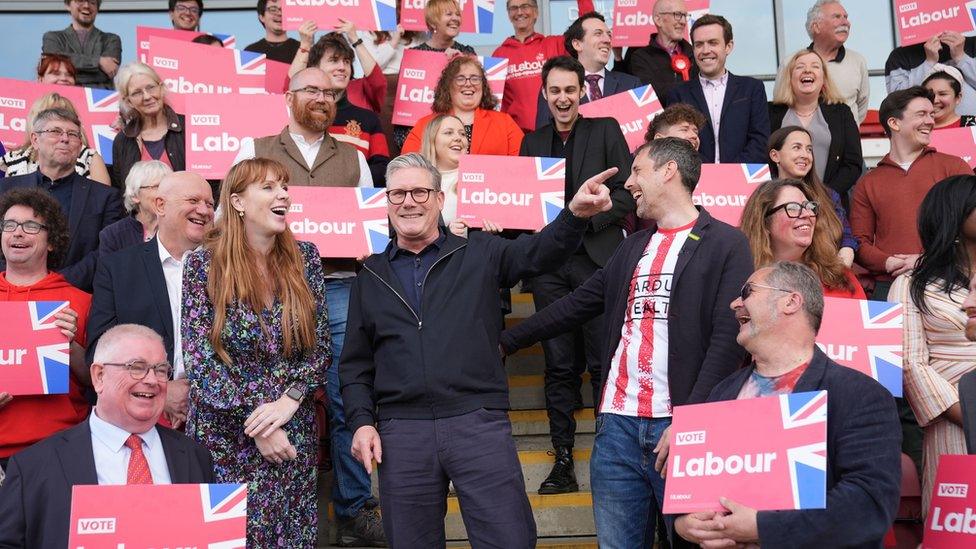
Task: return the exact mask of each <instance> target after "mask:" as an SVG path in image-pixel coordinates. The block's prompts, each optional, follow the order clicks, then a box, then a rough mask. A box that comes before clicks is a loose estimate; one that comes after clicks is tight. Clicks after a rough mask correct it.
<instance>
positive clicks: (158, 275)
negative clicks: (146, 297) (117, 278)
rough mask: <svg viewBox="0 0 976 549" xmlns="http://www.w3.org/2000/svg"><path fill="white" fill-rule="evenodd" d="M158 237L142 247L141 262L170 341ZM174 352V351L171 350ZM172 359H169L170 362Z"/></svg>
mask: <svg viewBox="0 0 976 549" xmlns="http://www.w3.org/2000/svg"><path fill="white" fill-rule="evenodd" d="M159 246H160V243H159V237H158V236H157V237H154V238H153V239H152V240H150V241H149V242H147V243H146V244H144V245H143V254H142V262H143V265H144V266H145V268H146V276H147V277H148V280H149V288H150V290H151V291H152V295H153V301H155V302H156V308H157V309H159V316H160V317H161V318H162V319H163V326H164V327H165V328H166V333H167V335H169V337H170V339H171V340H172V339H174V334H173V314H172V311H171V310H170V307H169V291H168V290H167V289H166V276H165V275H164V274H163V265H162V263H160V261H159ZM173 352H176V349H173ZM172 358H173V357H170V360H172Z"/></svg>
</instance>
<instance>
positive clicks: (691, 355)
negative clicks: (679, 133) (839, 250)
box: [501, 137, 752, 547]
mask: <svg viewBox="0 0 976 549" xmlns="http://www.w3.org/2000/svg"><path fill="white" fill-rule="evenodd" d="M700 174H701V159H700V158H699V156H698V153H697V152H696V151H695V149H694V148H693V147H692V146H691V144H690V143H688V141H686V140H684V139H681V138H677V137H666V138H662V139H655V140H654V141H651V142H650V143H647V144H645V145H642V146H641V147H640V148H639V149H637V151H636V153H635V159H634V165H633V168H632V171H631V175H630V178H629V179H628V180H627V190H629V191H630V192H631V193H632V194H633V196H634V198H635V199H636V200H637V215H638V216H639V217H641V218H642V219H650V220H653V221H654V222H655V223H656V229H653V230H645V231H640V232H638V233H636V234H634V235H632V236H631V237H630V238H628V239H627V240H625V241H624V242H623V244H621V245H620V247H619V248H618V249H617V252H616V253H615V254H614V256H613V257H612V258H611V259H610V261H609V262H608V263H607V264H606V266H605V267H604V268H602V269H600V270H598V271H597V272H596V273H595V274H594V275H593V276H592V277H590V279H589V280H587V281H586V282H584V283H583V284H582V285H581V286H580V287H579V288H577V289H576V290H575V291H573V293H571V294H570V295H568V296H566V297H564V298H562V299H560V300H559V301H556V302H555V303H553V304H552V305H550V306H549V307H547V308H545V309H543V310H542V311H540V312H538V313H536V314H535V315H533V316H532V317H530V318H528V319H526V320H525V321H524V322H522V323H521V324H519V325H518V326H515V327H514V328H512V329H511V330H507V331H505V332H503V333H502V338H501V344H502V348H503V350H504V351H505V352H506V353H512V352H514V351H515V350H516V349H519V348H522V347H526V346H528V345H531V344H532V343H534V342H536V341H539V340H541V339H544V338H547V337H552V336H554V335H556V334H560V333H564V332H566V331H568V330H571V329H573V328H575V327H576V326H580V325H581V324H583V323H584V322H586V321H588V320H590V319H591V318H594V317H596V316H597V315H600V314H601V313H604V314H603V318H604V319H605V320H606V327H605V330H606V333H607V337H606V338H605V339H604V340H603V342H602V347H601V349H600V370H599V372H598V374H599V375H600V379H601V380H603V382H604V383H603V386H602V387H601V391H600V392H599V393H598V394H601V395H603V396H602V398H601V399H599V400H598V401H597V403H596V410H597V413H598V416H597V434H596V439H595V441H594V444H593V453H592V456H591V458H590V483H591V485H592V491H593V514H594V518H595V519H596V531H597V537H598V540H599V543H600V546H601V547H648V546H650V545H651V544H652V543H653V534H652V532H653V530H654V528H653V527H654V523H653V517H654V516H655V515H656V510H657V509H658V507H659V506H660V505H661V504H662V503H663V497H664V479H663V478H662V477H661V475H660V474H658V472H659V471H660V470H661V468H662V466H663V464H664V462H665V460H666V459H667V453H668V447H667V440H668V439H667V430H668V428H669V426H670V424H671V408H672V406H678V405H681V404H692V403H697V402H704V401H705V399H706V397H708V394H709V393H710V392H711V390H712V387H714V386H715V384H716V383H718V382H719V381H721V380H722V379H723V378H725V377H726V376H727V375H729V374H731V373H732V372H733V371H734V370H735V368H736V366H737V365H738V364H739V363H740V362H741V361H742V357H743V354H744V353H743V350H742V348H741V347H739V345H738V344H736V342H735V333H736V322H735V318H734V316H733V315H732V311H730V310H729V307H728V304H729V303H730V302H731V301H732V299H733V298H734V297H735V296H736V295H738V292H739V288H740V287H741V286H742V283H743V282H745V280H746V278H748V276H749V274H750V273H751V272H752V255H751V254H750V252H749V244H748V242H747V241H746V238H745V236H744V235H743V234H742V233H741V232H739V231H738V230H736V229H735V228H733V227H730V226H729V225H726V224H725V223H722V222H721V221H718V220H716V219H713V218H712V217H711V216H710V215H709V214H708V212H707V211H705V210H704V209H701V208H696V206H695V205H694V204H693V203H692V201H691V193H692V191H693V190H694V188H695V185H696V184H697V183H698V178H699V176H700Z"/></svg>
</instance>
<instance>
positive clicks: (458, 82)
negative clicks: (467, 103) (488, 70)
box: [454, 74, 481, 88]
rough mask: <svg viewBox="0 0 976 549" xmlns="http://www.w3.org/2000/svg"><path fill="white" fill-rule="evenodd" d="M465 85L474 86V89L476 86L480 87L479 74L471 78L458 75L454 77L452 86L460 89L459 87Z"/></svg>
mask: <svg viewBox="0 0 976 549" xmlns="http://www.w3.org/2000/svg"><path fill="white" fill-rule="evenodd" d="M465 84H467V85H469V86H474V87H476V88H477V87H478V86H481V75H480V74H472V75H471V76H464V75H462V74H459V75H457V76H455V77H454V85H455V86H457V87H459V88H460V87H461V86H464V85H465Z"/></svg>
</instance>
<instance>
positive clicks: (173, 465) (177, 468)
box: [156, 427, 190, 484]
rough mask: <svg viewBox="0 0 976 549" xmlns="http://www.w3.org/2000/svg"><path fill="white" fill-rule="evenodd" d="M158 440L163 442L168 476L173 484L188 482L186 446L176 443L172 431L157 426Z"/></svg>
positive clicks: (188, 465)
mask: <svg viewBox="0 0 976 549" xmlns="http://www.w3.org/2000/svg"><path fill="white" fill-rule="evenodd" d="M156 432H158V433H159V441H160V442H162V444H163V453H164V454H166V467H168V468H169V478H170V481H172V482H173V484H185V483H187V482H190V458H189V456H187V455H186V448H184V447H183V446H182V445H180V444H177V441H176V439H175V435H174V434H173V432H171V431H169V430H166V429H162V428H159V427H157V428H156Z"/></svg>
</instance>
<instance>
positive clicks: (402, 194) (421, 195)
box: [386, 187, 436, 205]
mask: <svg viewBox="0 0 976 549" xmlns="http://www.w3.org/2000/svg"><path fill="white" fill-rule="evenodd" d="M432 192H436V191H435V190H434V189H429V188H427V187H417V188H416V189H393V190H390V191H386V199H387V200H389V201H390V204H397V205H399V204H403V201H404V200H406V199H407V194H409V195H410V198H412V199H413V201H414V202H416V203H417V204H423V203H424V202H427V200H429V199H430V193H432Z"/></svg>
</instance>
